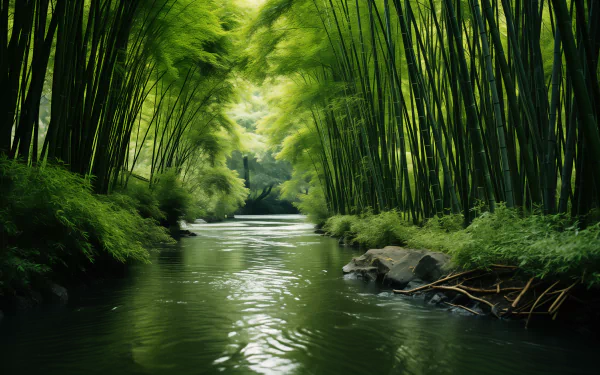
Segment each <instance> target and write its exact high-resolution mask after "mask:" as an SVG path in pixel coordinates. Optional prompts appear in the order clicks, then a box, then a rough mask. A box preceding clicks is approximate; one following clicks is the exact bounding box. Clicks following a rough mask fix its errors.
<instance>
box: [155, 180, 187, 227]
mask: <svg viewBox="0 0 600 375" xmlns="http://www.w3.org/2000/svg"><path fill="white" fill-rule="evenodd" d="M152 192H153V194H154V197H155V198H156V200H157V201H158V208H159V209H160V210H161V211H162V212H163V213H164V217H165V218H164V219H163V220H162V221H161V222H162V224H163V225H164V226H167V227H177V226H178V225H179V221H180V220H184V219H188V220H189V221H192V220H193V219H195V217H194V216H195V214H194V212H193V205H192V203H193V198H192V196H191V194H190V193H189V192H187V191H186V190H185V188H184V187H183V185H182V184H181V182H180V181H179V180H178V178H177V175H176V174H175V173H174V171H170V172H167V173H164V174H162V175H161V176H160V178H159V179H158V182H157V183H156V184H155V185H154V186H153V187H152Z"/></svg>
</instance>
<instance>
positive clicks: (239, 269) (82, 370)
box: [0, 215, 598, 375]
mask: <svg viewBox="0 0 600 375" xmlns="http://www.w3.org/2000/svg"><path fill="white" fill-rule="evenodd" d="M189 229H190V230H192V231H193V232H195V233H197V234H198V236H197V237H191V238H185V239H183V240H181V242H180V243H179V244H178V245H177V246H174V247H170V248H165V249H160V250H157V251H155V252H154V253H153V261H152V264H149V265H136V266H134V267H132V269H131V271H130V275H129V276H128V277H126V278H124V279H121V280H115V281H111V282H106V283H104V284H103V285H100V286H95V287H93V288H91V289H90V290H88V291H86V292H85V293H82V294H81V295H80V296H78V297H77V298H74V299H73V300H72V301H71V302H70V303H69V305H67V306H47V307H44V308H42V309H39V310H37V311H35V312H31V313H27V314H23V315H19V316H7V317H5V318H4V319H3V320H2V321H0V373H1V374H6V375H9V374H19V375H20V374H26V375H29V374H43V375H53V374H56V375H92V374H102V375H119V374H174V375H184V374H219V373H225V374H255V373H256V374H327V375H328V374H415V375H417V374H418V375H421V374H461V375H467V374H478V375H479V374H502V375H507V374H526V375H533V374H544V375H548V374H597V373H598V365H597V358H595V355H597V353H598V345H597V343H596V342H592V341H586V340H583V339H582V338H581V337H579V336H578V335H577V334H576V333H569V332H561V331H557V330H554V329H552V330H549V329H544V328H543V327H540V326H538V327H535V324H533V326H534V327H533V329H530V330H525V329H524V328H523V324H522V323H521V322H505V321H496V320H493V319H491V318H488V317H471V316H461V315H457V314H451V313H448V312H447V311H445V310H444V309H442V308H436V307H432V306H428V305H426V304H425V303H424V302H423V301H422V300H421V299H411V298H406V297H400V296H395V295H393V294H392V293H391V291H390V290H388V289H384V288H380V287H378V286H377V285H375V284H374V283H366V282H363V281H362V280H357V279H353V278H351V277H344V275H342V272H341V268H342V266H343V265H344V264H345V263H347V262H348V261H349V260H350V259H351V258H352V256H357V255H359V254H361V253H362V251H359V250H355V249H348V248H341V247H339V246H338V245H337V241H336V240H334V239H331V238H326V237H321V236H319V235H316V234H314V233H313V228H312V225H310V224H309V223H307V222H306V221H305V219H304V218H303V217H302V216H299V215H278V216H240V217H238V218H236V219H235V220H232V221H228V222H225V223H219V224H194V225H191V226H190V228H189Z"/></svg>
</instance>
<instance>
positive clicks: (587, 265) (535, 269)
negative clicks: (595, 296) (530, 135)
mask: <svg viewBox="0 0 600 375" xmlns="http://www.w3.org/2000/svg"><path fill="white" fill-rule="evenodd" d="M462 221H463V218H462V217H461V216H460V215H455V216H445V217H443V218H433V219H431V220H429V221H428V222H427V223H426V224H425V225H424V226H422V227H418V226H415V225H412V224H410V223H409V222H407V221H406V220H404V219H402V218H401V217H400V216H399V215H398V214H397V213H396V212H393V211H389V212H383V213H381V214H378V215H373V214H366V215H361V216H349V215H346V216H341V215H337V216H333V217H331V218H329V219H328V220H327V223H326V225H325V227H324V229H325V230H326V231H327V232H328V233H329V234H331V235H332V236H336V237H347V238H349V239H352V240H353V241H355V242H356V243H358V244H360V245H362V246H366V247H370V248H374V247H378V248H380V247H383V246H386V245H393V244H399V245H404V246H408V247H411V248H417V249H428V250H433V251H442V252H445V253H448V254H451V255H452V256H453V258H454V260H455V262H456V263H457V264H459V265H461V266H463V267H465V268H486V267H489V266H490V265H492V264H507V265H516V266H519V267H521V268H522V269H523V270H524V272H526V273H527V274H530V275H533V276H536V277H539V278H542V279H543V278H552V279H556V278H564V279H577V278H580V279H581V280H582V282H584V283H585V284H587V285H588V286H600V273H599V272H598V271H597V270H598V269H600V246H598V244H599V243H600V242H599V240H600V223H597V224H594V225H591V226H589V227H588V228H586V229H584V230H578V229H577V226H573V225H569V224H568V221H567V220H565V217H564V215H541V214H539V213H537V214H532V215H523V214H522V213H520V212H518V211H517V210H515V209H509V208H506V207H505V206H503V205H500V206H498V209H497V210H496V212H495V213H489V212H488V213H484V214H483V215H481V216H480V217H478V218H477V219H475V220H474V221H473V223H472V224H471V225H470V226H469V227H467V228H466V229H464V228H463V227H462Z"/></svg>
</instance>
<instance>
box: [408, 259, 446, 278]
mask: <svg viewBox="0 0 600 375" xmlns="http://www.w3.org/2000/svg"><path fill="white" fill-rule="evenodd" d="M451 267H452V264H451V262H450V256H448V255H447V254H443V253H434V252H431V253H428V254H425V255H423V257H422V258H421V259H420V260H419V263H418V264H417V266H416V267H415V270H414V274H415V276H416V277H418V278H420V279H423V280H428V281H434V280H437V279H439V278H440V277H441V276H442V274H443V273H444V271H445V270H446V269H448V268H451Z"/></svg>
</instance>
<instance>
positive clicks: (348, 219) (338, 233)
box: [323, 215, 359, 237]
mask: <svg viewBox="0 0 600 375" xmlns="http://www.w3.org/2000/svg"><path fill="white" fill-rule="evenodd" d="M358 221H359V218H358V217H357V216H353V215H336V216H332V217H330V218H329V219H327V222H326V223H325V225H324V226H323V230H325V232H327V233H328V234H329V235H331V236H334V237H345V236H352V237H353V236H355V235H356V233H354V232H352V225H354V224H356V223H358Z"/></svg>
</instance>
